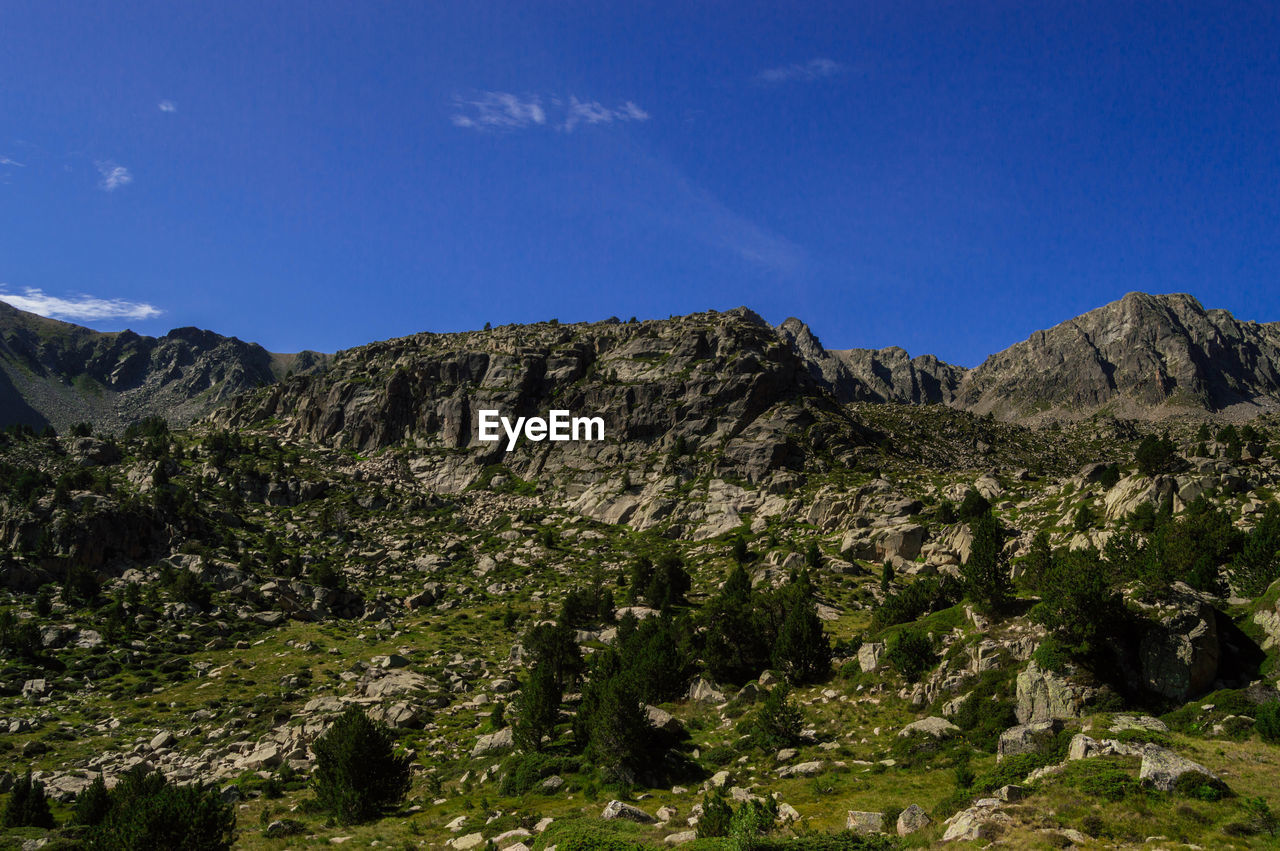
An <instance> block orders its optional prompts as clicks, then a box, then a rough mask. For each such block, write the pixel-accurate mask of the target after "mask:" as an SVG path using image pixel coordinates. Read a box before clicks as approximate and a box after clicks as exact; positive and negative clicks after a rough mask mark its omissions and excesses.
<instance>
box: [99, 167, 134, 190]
mask: <svg viewBox="0 0 1280 851" xmlns="http://www.w3.org/2000/svg"><path fill="white" fill-rule="evenodd" d="M94 165H96V166H97V167H98V173H99V174H101V175H102V180H100V181H98V188H99V189H101V190H102V191H103V192H115V191H116V190H117V189H119V188H120V187H121V186H128V185H129V184H130V183H133V175H132V174H131V173H130V172H129V169H127V168H125V167H124V166H122V165H117V164H115V163H113V162H112V161H111V160H99V161H98V162H96V163H94Z"/></svg>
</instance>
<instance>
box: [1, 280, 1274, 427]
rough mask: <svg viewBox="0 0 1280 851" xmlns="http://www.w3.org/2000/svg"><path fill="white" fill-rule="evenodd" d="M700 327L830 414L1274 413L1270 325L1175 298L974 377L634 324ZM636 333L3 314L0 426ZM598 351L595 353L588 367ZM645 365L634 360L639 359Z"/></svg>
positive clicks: (739, 317)
mask: <svg viewBox="0 0 1280 851" xmlns="http://www.w3.org/2000/svg"><path fill="white" fill-rule="evenodd" d="M697 317H703V318H706V317H727V320H726V321H730V322H741V323H746V324H748V325H752V326H755V327H757V328H760V329H768V333H769V335H771V336H773V337H775V338H776V339H778V340H779V341H781V343H782V344H783V345H784V346H786V347H787V348H788V349H790V350H791V352H792V353H793V354H794V356H795V357H796V358H798V359H799V361H800V363H801V364H802V369H800V370H799V371H797V372H796V373H795V375H796V376H799V375H800V374H801V373H804V374H807V376H808V379H809V381H808V382H806V383H805V384H804V388H803V389H805V391H806V392H816V393H820V392H822V391H826V392H829V393H830V394H831V396H832V397H833V398H834V399H835V400H836V401H837V402H838V403H840V404H848V403H855V402H870V403H901V404H913V405H921V404H926V405H927V404H941V405H947V406H950V407H953V408H957V409H960V410H964V411H968V412H971V413H974V414H979V415H984V414H991V415H993V416H995V417H996V418H998V419H1002V420H1008V421H1027V422H1037V421H1045V420H1055V419H1057V420H1061V419H1078V418H1081V417H1087V416H1091V415H1093V414H1096V413H1108V414H1114V415H1117V416H1125V417H1134V418H1140V419H1161V418H1166V417H1178V416H1188V415H1189V416H1203V415H1204V414H1206V413H1207V414H1213V415H1219V416H1223V417H1227V418H1232V419H1247V418H1249V417H1251V416H1253V415H1255V414H1258V413H1264V412H1267V411H1272V410H1278V409H1280V322H1269V323H1266V322H1252V321H1247V320H1238V319H1236V318H1235V317H1234V316H1232V314H1230V313H1229V312H1228V311H1225V310H1221V309H1206V308H1205V307H1204V306H1203V305H1202V304H1201V303H1200V302H1199V301H1198V300H1197V299H1195V298H1194V297H1192V296H1190V295H1186V294H1178V293H1174V294H1163V295H1151V294H1146V293H1136V292H1135V293H1129V294H1127V295H1125V296H1124V297H1123V298H1121V299H1118V300H1117V301H1114V302H1111V303H1109V304H1106V305H1103V306H1101V307H1098V308H1095V309H1093V310H1091V311H1088V312H1086V313H1084V314H1081V315H1080V316H1076V317H1073V318H1071V319H1067V320H1065V321H1063V322H1060V323H1058V324H1057V325H1055V326H1053V327H1051V328H1047V329H1042V330H1037V331H1035V332H1033V333H1032V334H1030V335H1029V336H1028V337H1027V338H1026V339H1025V340H1022V341H1020V342H1018V343H1014V344H1013V345H1011V346H1009V347H1008V348H1006V349H1003V350H1001V351H999V352H996V353H993V354H992V355H990V356H988V357H987V358H986V359H985V360H984V361H983V362H982V363H981V364H979V365H978V366H976V367H972V368H967V367H962V366H956V365H953V364H949V363H947V362H945V361H942V360H940V359H939V358H937V357H935V356H933V355H929V354H926V355H917V356H915V357H912V356H910V355H909V354H908V353H907V352H906V351H905V350H903V349H902V348H900V347H897V346H889V347H885V348H881V349H869V348H850V349H827V348H825V347H824V346H823V345H822V343H821V341H820V340H819V339H818V338H817V336H816V335H814V334H813V332H812V330H811V329H810V328H809V327H808V326H807V325H806V324H805V323H804V322H803V321H801V320H800V319H797V318H794V317H792V318H788V319H787V320H785V321H784V322H782V323H781V324H779V325H778V326H776V327H775V326H772V325H770V324H769V323H768V322H766V321H765V320H764V319H762V318H761V317H760V316H759V315H758V314H756V313H754V312H753V311H751V310H750V309H748V308H745V307H743V308H737V309H734V310H730V311H724V312H717V311H708V312H705V313H700V314H690V315H688V316H685V317H672V318H669V319H665V320H658V319H654V320H645V321H644V322H642V323H638V325H639V326H640V327H643V328H646V329H649V330H648V331H646V333H659V332H658V331H657V330H656V329H659V328H663V327H666V326H665V325H664V323H666V324H668V325H670V324H672V323H675V325H673V326H672V327H677V326H679V324H680V323H686V324H687V323H689V322H691V321H693V322H694V323H695V324H696V318H697ZM632 324H633V323H621V322H619V321H617V320H616V319H614V320H605V321H602V322H593V323H574V324H566V325H560V324H559V323H550V322H548V323H533V324H524V325H506V326H500V327H499V328H494V329H489V330H485V331H465V332H454V333H450V334H432V333H425V332H424V333H422V334H415V335H410V336H408V337H400V338H393V339H391V340H384V341H378V342H374V343H369V344H366V345H364V346H358V347H355V348H353V349H347V350H344V351H343V352H341V353H339V354H338V355H335V356H332V358H331V356H329V355H323V354H319V353H316V352H310V351H304V352H300V353H298V354H296V355H280V354H273V353H270V352H267V351H266V350H265V349H264V348H262V347H261V346H259V345H257V344H253V343H244V342H242V341H240V340H238V339H236V338H234V337H224V336H222V335H219V334H217V333H215V332H212V331H204V330H200V329H195V328H177V329H174V330H172V331H170V332H169V333H168V334H166V335H164V336H163V337H159V338H153V337H143V336H141V335H137V334H134V333H133V332H132V331H120V332H97V331H92V330H90V329H87V328H81V327H80V326H76V325H72V324H70V323H64V322H59V321H57V320H52V319H46V318H44V317H39V316H35V315H34V314H28V313H24V312H22V311H19V310H17V309H15V308H12V307H10V306H8V305H4V304H0V410H2V411H3V420H4V424H14V423H25V424H28V425H35V426H42V425H46V424H52V425H54V426H55V427H58V428H65V427H66V426H68V425H70V424H71V423H74V422H79V421H90V422H93V423H94V424H95V425H97V426H99V427H100V428H105V429H108V430H111V429H119V428H121V427H123V426H124V425H127V424H128V422H130V421H133V420H136V419H139V418H141V417H143V416H148V415H153V414H159V415H161V416H165V417H166V418H168V419H171V420H173V421H174V422H175V423H179V424H181V423H186V422H190V421H192V420H194V419H196V418H198V417H200V416H202V415H204V414H207V413H208V412H210V411H212V410H214V409H216V408H218V407H220V406H222V405H223V404H225V403H227V402H230V401H231V400H232V399H233V398H235V397H237V396H238V395H239V394H241V393H244V392H248V391H251V390H252V389H254V388H255V387H259V386H262V385H268V384H275V383H277V382H278V381H279V380H280V379H282V378H284V377H285V376H286V375H287V374H288V373H289V372H290V371H293V372H298V373H314V372H316V371H319V370H323V369H324V368H325V367H326V366H327V365H328V363H329V362H330V360H331V359H332V360H335V361H336V360H338V359H340V358H342V359H349V358H353V357H360V356H362V355H361V353H376V352H378V351H381V350H383V349H385V348H387V347H393V348H397V349H402V350H405V351H407V349H405V347H406V346H408V347H410V348H411V347H412V346H413V345H416V344H418V343H422V342H423V341H435V342H434V343H431V345H446V346H447V345H453V344H456V345H459V346H463V347H469V348H470V349H471V350H477V347H480V348H483V347H484V345H487V344H485V343H484V342H483V340H484V336H485V335H490V336H491V337H493V338H494V339H499V338H501V339H502V340H507V341H508V342H510V339H518V338H521V337H528V338H529V339H530V340H531V341H535V342H536V341H537V340H540V339H543V338H546V336H547V332H545V331H540V330H539V329H551V328H557V329H562V330H561V331H560V332H557V333H564V331H563V329H579V330H578V331H575V332H572V333H581V334H585V335H586V337H590V336H591V335H592V334H595V335H602V339H601V340H596V341H592V340H588V339H585V338H584V339H583V340H580V341H579V343H580V344H581V345H582V346H585V349H586V350H599V349H600V348H601V347H602V346H603V347H606V348H607V347H608V346H611V345H613V343H610V342H608V340H609V339H612V338H613V337H615V336H616V334H615V333H613V332H608V331H607V330H606V329H610V328H620V327H621V328H625V327H628V326H631V325H632ZM402 341H418V343H413V342H410V343H404V342H402ZM502 345H507V343H503V344H502ZM640 348H641V349H643V346H641V347H640ZM584 351H585V350H584ZM676 351H677V349H676V348H673V349H671V353H675V352H676ZM599 354H601V352H600V351H594V354H591V355H590V358H588V359H593V358H594V357H596V356H597V355H599ZM651 354H652V353H649V355H651ZM685 354H687V353H685ZM649 355H647V354H645V353H644V352H642V351H640V349H637V350H636V356H638V357H647V356H649ZM512 356H515V354H514V350H513V352H512ZM517 359H518V358H517ZM580 377H581V376H578V378H580ZM578 378H575V379H574V380H575V381H576V380H578Z"/></svg>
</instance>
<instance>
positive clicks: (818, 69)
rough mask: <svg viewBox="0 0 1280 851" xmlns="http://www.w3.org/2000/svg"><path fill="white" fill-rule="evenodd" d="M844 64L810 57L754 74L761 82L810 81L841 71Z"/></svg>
mask: <svg viewBox="0 0 1280 851" xmlns="http://www.w3.org/2000/svg"><path fill="white" fill-rule="evenodd" d="M844 70H845V66H844V65H842V64H841V63H839V62H836V61H835V60H834V59H824V58H822V57H819V58H817V59H810V60H809V61H808V62H797V63H794V64H792V65H781V66H779V67H777V68H766V69H764V70H763V71H761V72H760V73H759V74H757V75H756V79H757V80H759V81H760V82H762V83H793V82H811V81H813V80H822V79H825V78H827V77H834V76H836V75H837V74H840V73H843V72H844Z"/></svg>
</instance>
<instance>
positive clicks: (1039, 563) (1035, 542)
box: [1022, 530, 1053, 590]
mask: <svg viewBox="0 0 1280 851" xmlns="http://www.w3.org/2000/svg"><path fill="white" fill-rule="evenodd" d="M1052 559H1053V551H1052V549H1051V548H1050V547H1049V533H1048V532H1045V531H1044V530H1041V531H1039V532H1037V533H1036V536H1035V537H1034V538H1032V539H1031V550H1030V552H1028V553H1027V557H1026V560H1025V561H1023V563H1022V567H1023V576H1025V577H1026V579H1025V581H1026V584H1027V586H1028V587H1030V588H1032V589H1035V590H1039V589H1040V588H1042V587H1043V583H1044V580H1045V577H1046V576H1047V575H1048V573H1049V564H1050V561H1051V560H1052Z"/></svg>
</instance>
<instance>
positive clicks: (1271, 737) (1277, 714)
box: [1254, 700, 1280, 744]
mask: <svg viewBox="0 0 1280 851" xmlns="http://www.w3.org/2000/svg"><path fill="white" fill-rule="evenodd" d="M1254 729H1256V730H1257V731H1258V735H1259V736H1261V737H1262V740H1263V741H1264V742H1271V743H1273V744H1274V743H1276V742H1280V700H1269V701H1267V702H1266V703H1264V704H1262V705H1261V706H1259V707H1258V711H1257V715H1256V716H1255V720H1254Z"/></svg>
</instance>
